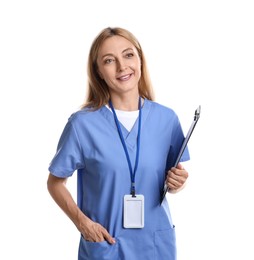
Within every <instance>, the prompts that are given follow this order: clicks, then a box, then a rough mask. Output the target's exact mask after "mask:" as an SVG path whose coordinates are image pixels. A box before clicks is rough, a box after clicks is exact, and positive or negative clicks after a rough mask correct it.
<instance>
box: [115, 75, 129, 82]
mask: <svg viewBox="0 0 254 260" xmlns="http://www.w3.org/2000/svg"><path fill="white" fill-rule="evenodd" d="M131 75H132V74H127V75H124V76H121V77H119V78H117V79H118V80H121V81H126V80H129V79H130V77H131Z"/></svg>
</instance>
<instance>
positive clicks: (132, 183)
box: [109, 97, 142, 197]
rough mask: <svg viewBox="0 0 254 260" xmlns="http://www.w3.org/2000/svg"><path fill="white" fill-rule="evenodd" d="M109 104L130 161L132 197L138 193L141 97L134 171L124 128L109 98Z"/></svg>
mask: <svg viewBox="0 0 254 260" xmlns="http://www.w3.org/2000/svg"><path fill="white" fill-rule="evenodd" d="M109 106H110V108H111V110H112V112H113V115H114V119H115V122H116V126H117V130H118V134H119V136H120V139H121V142H122V145H123V148H124V152H125V155H126V159H127V162H128V166H129V171H130V176H131V194H132V197H135V193H136V191H135V175H136V171H137V168H138V161H139V150H140V129H141V114H142V113H141V97H139V102H138V109H139V117H138V136H137V150H136V161H135V167H134V171H132V166H131V160H130V156H129V153H128V150H127V146H126V143H125V141H124V138H123V133H122V130H121V127H120V124H119V120H118V118H117V115H116V112H115V109H114V107H113V105H112V102H111V100H109Z"/></svg>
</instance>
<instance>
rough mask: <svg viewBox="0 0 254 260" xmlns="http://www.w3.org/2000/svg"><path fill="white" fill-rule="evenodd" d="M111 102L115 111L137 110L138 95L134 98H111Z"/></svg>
mask: <svg viewBox="0 0 254 260" xmlns="http://www.w3.org/2000/svg"><path fill="white" fill-rule="evenodd" d="M111 101H112V104H113V106H114V108H115V109H117V110H123V111H135V110H138V102H139V95H135V96H134V97H125V96H124V97H121V96H114V95H113V96H111Z"/></svg>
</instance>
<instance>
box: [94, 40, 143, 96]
mask: <svg viewBox="0 0 254 260" xmlns="http://www.w3.org/2000/svg"><path fill="white" fill-rule="evenodd" d="M97 67H98V73H99V75H100V77H101V78H102V79H103V80H104V81H105V82H106V83H107V85H108V87H109V92H110V94H111V95H116V94H117V95H122V94H125V93H133V94H138V82H139V79H140V76H141V61H140V57H139V55H138V52H137V49H136V48H135V47H134V45H133V44H132V43H131V42H130V41H128V40H126V39H125V38H124V37H121V36H116V35H115V36H112V37H110V38H108V39H106V40H105V41H104V42H103V44H102V45H101V47H100V49H99V52H98V58H97Z"/></svg>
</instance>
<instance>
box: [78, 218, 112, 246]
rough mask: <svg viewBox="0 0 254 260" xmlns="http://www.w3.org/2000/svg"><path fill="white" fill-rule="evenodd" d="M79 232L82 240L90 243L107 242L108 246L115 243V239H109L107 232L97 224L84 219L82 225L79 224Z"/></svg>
mask: <svg viewBox="0 0 254 260" xmlns="http://www.w3.org/2000/svg"><path fill="white" fill-rule="evenodd" d="M80 232H81V234H82V235H83V237H84V239H85V240H87V241H90V242H103V241H107V242H108V243H110V244H114V243H115V239H114V238H113V237H111V235H110V234H109V233H108V231H107V230H106V229H105V228H104V227H103V226H102V225H100V224H99V223H96V222H94V221H92V220H91V219H89V218H87V217H86V218H85V220H84V223H83V224H81V227H80Z"/></svg>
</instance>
